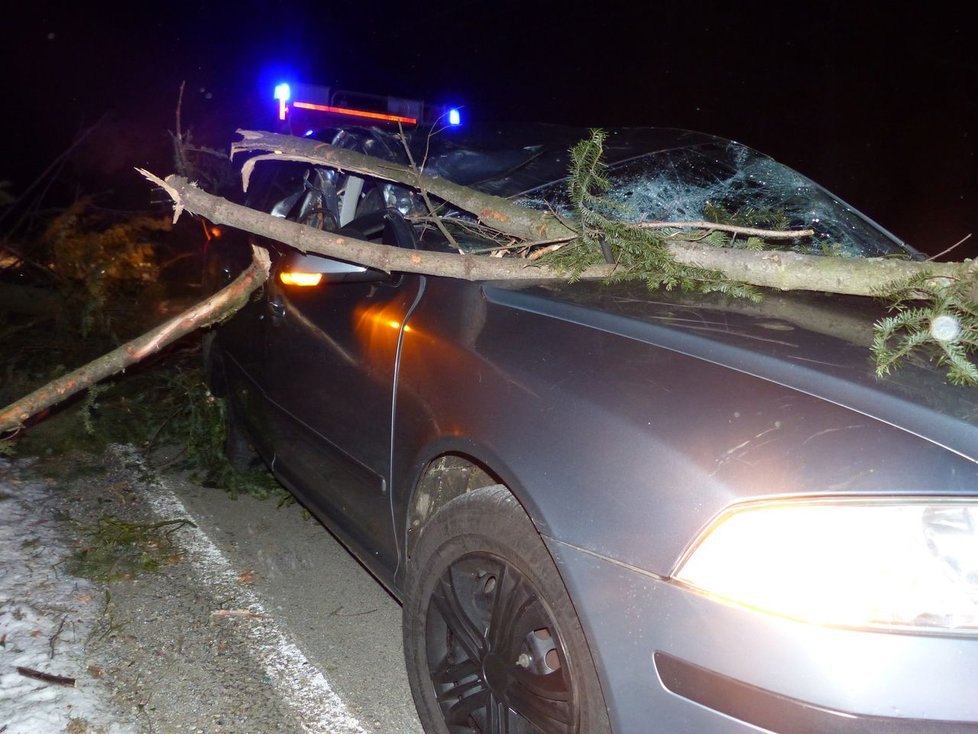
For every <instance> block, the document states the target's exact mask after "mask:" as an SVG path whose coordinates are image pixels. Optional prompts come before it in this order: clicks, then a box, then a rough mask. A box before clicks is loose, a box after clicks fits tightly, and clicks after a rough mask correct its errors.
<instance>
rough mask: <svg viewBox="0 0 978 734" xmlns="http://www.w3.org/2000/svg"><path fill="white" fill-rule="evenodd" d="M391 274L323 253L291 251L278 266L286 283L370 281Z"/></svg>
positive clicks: (280, 275) (384, 278) (283, 281)
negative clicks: (336, 258)
mask: <svg viewBox="0 0 978 734" xmlns="http://www.w3.org/2000/svg"><path fill="white" fill-rule="evenodd" d="M389 277H390V276H389V275H388V274H387V273H385V272H383V271H381V270H374V269H372V268H365V267H363V266H362V265H355V264H353V263H348V262H343V261H342V260H334V259H333V258H331V257H325V256H323V255H313V254H308V255H303V254H301V253H298V252H296V253H290V254H288V255H286V256H285V258H284V259H283V260H282V264H281V267H280V268H278V278H279V280H280V281H281V282H282V283H283V284H285V285H297V286H302V285H305V286H316V285H320V284H324V283H369V282H371V281H380V280H386V279H387V278H389Z"/></svg>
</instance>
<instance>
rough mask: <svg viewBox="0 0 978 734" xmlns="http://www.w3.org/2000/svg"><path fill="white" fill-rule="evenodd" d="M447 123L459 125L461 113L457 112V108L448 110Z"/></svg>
mask: <svg viewBox="0 0 978 734" xmlns="http://www.w3.org/2000/svg"><path fill="white" fill-rule="evenodd" d="M448 124H449V125H461V124H462V115H461V114H460V113H459V111H458V109H457V108H455V107H453V108H452V109H450V110H449V111H448Z"/></svg>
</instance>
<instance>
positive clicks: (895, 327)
mask: <svg viewBox="0 0 978 734" xmlns="http://www.w3.org/2000/svg"><path fill="white" fill-rule="evenodd" d="M885 298H886V299H887V300H889V301H890V306H891V308H893V309H894V310H895V311H896V312H897V313H896V314H894V315H893V316H888V317H886V318H884V319H881V320H880V321H878V322H877V323H876V325H875V327H874V332H875V333H874V338H873V345H872V352H873V357H874V358H875V359H876V374H877V375H878V376H880V377H883V376H885V375H887V374H889V373H890V371H891V370H892V369H893V368H894V367H896V366H898V365H899V364H901V363H902V362H904V361H905V360H906V359H907V358H908V357H910V355H911V354H914V353H920V354H925V355H926V356H928V357H929V358H930V359H932V360H933V361H935V362H936V363H937V364H938V365H942V366H945V367H946V368H947V378H948V380H950V381H951V382H953V383H955V384H957V385H969V386H972V387H975V386H978V366H976V365H975V361H974V359H975V350H976V348H978V300H975V284H974V283H973V282H969V281H957V280H949V279H947V278H933V277H930V276H928V275H927V274H926V273H924V274H921V275H919V276H916V277H914V278H912V279H911V280H909V281H907V282H905V283H901V284H897V285H894V286H893V287H892V288H891V289H888V291H887V293H886V294H885Z"/></svg>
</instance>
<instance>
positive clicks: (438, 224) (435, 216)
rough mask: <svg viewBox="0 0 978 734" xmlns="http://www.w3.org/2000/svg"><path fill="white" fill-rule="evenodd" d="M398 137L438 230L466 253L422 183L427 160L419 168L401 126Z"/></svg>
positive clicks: (453, 245) (460, 252)
mask: <svg viewBox="0 0 978 734" xmlns="http://www.w3.org/2000/svg"><path fill="white" fill-rule="evenodd" d="M398 127H401V125H400V123H398ZM398 137H399V138H400V140H401V145H402V146H404V152H405V153H407V158H408V163H410V165H411V170H412V171H414V172H415V173H416V174H417V175H418V183H417V189H418V193H420V194H421V198H422V199H423V200H424V205H425V206H426V207H427V208H428V213H429V214H430V215H431V218H432V219H433V220H434V222H435V226H436V227H438V231H439V232H441V233H442V236H444V238H445V239H446V240H448V242H449V244H451V246H452V247H454V248H455V249H456V250H458V253H459V254H460V255H464V254H465V253H464V252H463V250H462V248H461V247H460V246H459V244H458V242H457V241H456V240H455V238H454V237H452V233H451V232H449V231H448V227H446V226H445V223H444V222H443V221H442V220H441V217H440V216H438V213H437V212H436V211H435V205H434V204H432V203H431V198H430V197H429V196H428V190H427V189H426V188H425V187H424V186H423V185H422V182H421V181H422V180H421V176H422V174H423V173H424V171H423V170H422V169H423V168H424V164H425V161H421V168H418V165H417V164H416V163H415V162H414V156H413V155H412V154H411V146H409V145H408V142H407V138H406V137H405V135H404V129H403V128H401V130H400V135H399V136H398ZM429 137H430V136H429ZM427 155H428V149H427V147H426V148H425V157H426V158H427Z"/></svg>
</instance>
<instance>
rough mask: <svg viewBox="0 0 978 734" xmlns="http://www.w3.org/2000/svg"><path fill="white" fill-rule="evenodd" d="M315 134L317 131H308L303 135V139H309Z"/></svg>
mask: <svg viewBox="0 0 978 734" xmlns="http://www.w3.org/2000/svg"><path fill="white" fill-rule="evenodd" d="M314 132H316V131H315V130H306V131H305V132H304V133H302V137H304V138H308V137H309V136H310V135H312V134H313V133H314Z"/></svg>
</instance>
